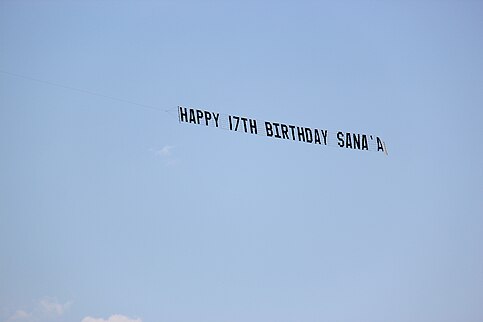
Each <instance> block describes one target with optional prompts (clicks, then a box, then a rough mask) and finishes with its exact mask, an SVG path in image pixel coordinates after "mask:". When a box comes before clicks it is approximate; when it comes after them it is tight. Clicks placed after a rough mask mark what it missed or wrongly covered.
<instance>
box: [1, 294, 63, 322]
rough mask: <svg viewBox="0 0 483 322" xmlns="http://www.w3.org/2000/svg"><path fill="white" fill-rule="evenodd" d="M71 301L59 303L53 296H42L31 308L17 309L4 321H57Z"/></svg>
mask: <svg viewBox="0 0 483 322" xmlns="http://www.w3.org/2000/svg"><path fill="white" fill-rule="evenodd" d="M71 304H72V303H71V302H67V303H64V304H62V303H59V301H57V300H56V299H55V298H50V297H44V298H42V299H40V300H39V301H37V302H36V303H35V305H34V307H32V308H31V310H28V311H26V310H17V311H15V313H14V314H13V315H11V316H10V317H9V318H8V319H7V320H6V321H5V322H48V321H57V320H58V318H59V317H60V316H62V315H64V314H65V312H66V311H67V310H68V309H69V307H70V306H71Z"/></svg>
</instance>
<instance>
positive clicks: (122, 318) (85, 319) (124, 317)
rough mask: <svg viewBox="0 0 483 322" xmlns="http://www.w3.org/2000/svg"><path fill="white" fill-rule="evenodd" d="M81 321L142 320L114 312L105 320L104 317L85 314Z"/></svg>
mask: <svg viewBox="0 0 483 322" xmlns="http://www.w3.org/2000/svg"><path fill="white" fill-rule="evenodd" d="M81 322H142V320H141V319H131V318H128V317H127V316H124V315H120V314H114V315H111V316H110V317H109V318H108V319H107V320H105V319H96V318H93V317H90V316H87V317H85V318H83V319H82V321H81Z"/></svg>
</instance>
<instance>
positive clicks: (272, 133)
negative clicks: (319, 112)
mask: <svg viewBox="0 0 483 322" xmlns="http://www.w3.org/2000/svg"><path fill="white" fill-rule="evenodd" d="M178 119H179V122H180V123H192V124H197V125H203V126H209V127H217V128H221V129H225V130H229V131H235V132H243V133H247V134H256V135H262V136H267V137H270V138H274V139H280V140H289V141H298V142H305V143H309V144H315V145H323V146H332V147H338V148H344V149H353V150H361V151H375V152H383V153H385V154H386V155H387V149H386V144H385V142H384V141H383V140H382V139H381V138H380V137H378V136H375V135H370V134H364V133H353V132H345V131H329V130H327V129H323V128H313V127H304V126H298V125H293V124H289V123H280V122H270V121H260V120H256V119H252V118H248V117H243V116H239V115H230V114H221V113H216V112H211V111H205V110H201V109H193V108H186V107H182V106H178Z"/></svg>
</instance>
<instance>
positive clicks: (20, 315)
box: [7, 310, 32, 322]
mask: <svg viewBox="0 0 483 322" xmlns="http://www.w3.org/2000/svg"><path fill="white" fill-rule="evenodd" d="M31 317H32V313H28V312H25V311H23V310H17V311H16V312H15V313H14V314H13V315H12V316H11V317H10V318H8V319H7V322H14V321H29V320H30V318H31Z"/></svg>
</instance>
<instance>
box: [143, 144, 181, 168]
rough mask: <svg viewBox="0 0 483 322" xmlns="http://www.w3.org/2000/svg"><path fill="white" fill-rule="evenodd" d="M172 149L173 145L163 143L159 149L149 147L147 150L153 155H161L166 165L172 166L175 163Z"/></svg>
mask: <svg viewBox="0 0 483 322" xmlns="http://www.w3.org/2000/svg"><path fill="white" fill-rule="evenodd" d="M173 149H174V146H171V145H165V146H163V147H162V148H160V149H149V151H151V152H153V153H154V154H155V155H157V156H159V157H161V158H162V159H163V160H164V161H165V164H166V165H167V166H172V165H175V164H176V160H175V159H174V156H173Z"/></svg>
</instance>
